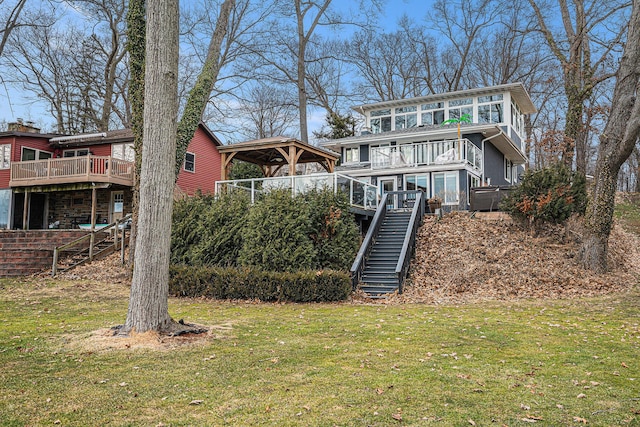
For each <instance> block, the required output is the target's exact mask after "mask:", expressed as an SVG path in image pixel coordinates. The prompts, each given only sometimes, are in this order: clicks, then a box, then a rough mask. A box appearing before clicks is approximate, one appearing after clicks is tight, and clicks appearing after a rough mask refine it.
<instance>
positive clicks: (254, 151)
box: [218, 136, 340, 165]
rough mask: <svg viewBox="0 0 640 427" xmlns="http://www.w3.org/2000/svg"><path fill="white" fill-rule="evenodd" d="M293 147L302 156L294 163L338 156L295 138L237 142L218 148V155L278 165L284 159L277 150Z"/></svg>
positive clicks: (279, 137)
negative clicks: (298, 150) (300, 151)
mask: <svg viewBox="0 0 640 427" xmlns="http://www.w3.org/2000/svg"><path fill="white" fill-rule="evenodd" d="M292 145H293V146H295V147H296V148H298V149H301V150H302V154H301V155H300V158H299V159H298V160H297V162H296V163H312V162H317V161H318V159H319V158H321V159H332V160H334V161H335V160H337V159H338V158H339V157H340V154H338V153H336V152H334V151H331V150H329V149H326V148H323V147H318V146H315V145H311V144H308V143H306V142H303V141H300V140H299V139H296V138H287V137H285V136H274V137H270V138H262V139H255V140H252V141H244V142H238V143H235V144H228V145H223V146H220V147H218V151H219V152H220V153H234V152H235V153H236V155H235V158H236V159H238V160H244V161H247V162H250V163H257V164H265V165H269V164H278V163H279V162H282V161H283V160H285V159H284V157H283V156H282V154H281V153H280V151H279V150H278V148H280V149H282V148H283V147H288V146H292Z"/></svg>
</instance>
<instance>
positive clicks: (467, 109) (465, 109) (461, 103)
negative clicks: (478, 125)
mask: <svg viewBox="0 0 640 427" xmlns="http://www.w3.org/2000/svg"><path fill="white" fill-rule="evenodd" d="M465 114H466V115H468V116H469V118H470V119H471V121H473V98H464V99H454V100H451V101H449V119H459V118H460V117H462V116H463V115H465Z"/></svg>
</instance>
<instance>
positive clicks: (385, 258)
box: [360, 211, 411, 298]
mask: <svg viewBox="0 0 640 427" xmlns="http://www.w3.org/2000/svg"><path fill="white" fill-rule="evenodd" d="M410 219H411V212H406V211H397V212H394V211H389V212H387V215H386V216H385V218H384V220H383V221H382V225H381V226H380V230H379V231H378V234H377V236H376V239H375V241H374V243H373V247H372V248H371V252H370V253H369V256H368V257H367V259H366V260H365V263H364V269H363V271H362V276H361V278H360V289H362V290H363V291H364V292H365V293H366V294H367V295H368V296H369V297H371V298H381V297H384V295H385V294H390V293H393V292H395V291H397V290H398V288H399V286H400V280H399V278H398V275H397V274H396V266H397V265H398V260H399V259H400V252H401V251H402V245H403V243H404V239H405V235H406V234H407V227H408V226H409V220H410Z"/></svg>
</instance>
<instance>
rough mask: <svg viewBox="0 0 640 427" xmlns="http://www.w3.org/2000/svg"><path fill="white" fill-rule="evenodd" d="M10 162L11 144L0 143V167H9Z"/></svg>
mask: <svg viewBox="0 0 640 427" xmlns="http://www.w3.org/2000/svg"><path fill="white" fill-rule="evenodd" d="M10 164H11V144H1V145H0V169H9V165H10Z"/></svg>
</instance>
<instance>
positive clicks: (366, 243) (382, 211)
mask: <svg viewBox="0 0 640 427" xmlns="http://www.w3.org/2000/svg"><path fill="white" fill-rule="evenodd" d="M386 214H387V194H386V193H385V194H384V195H383V196H382V200H381V201H380V203H379V204H378V209H377V210H376V213H375V215H374V216H373V219H372V220H371V225H370V226H369V230H368V231H367V235H366V236H365V238H364V240H363V241H362V245H360V249H359V250H358V254H357V255H356V259H355V261H353V264H352V265H351V269H350V270H349V271H350V272H351V285H352V287H353V290H355V289H356V288H357V287H358V283H360V277H361V276H362V269H363V268H364V261H365V259H366V258H367V256H368V255H369V252H371V248H372V247H373V243H374V239H375V236H376V235H377V234H378V230H379V229H380V226H381V225H382V221H383V219H384V217H385V215H386Z"/></svg>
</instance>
